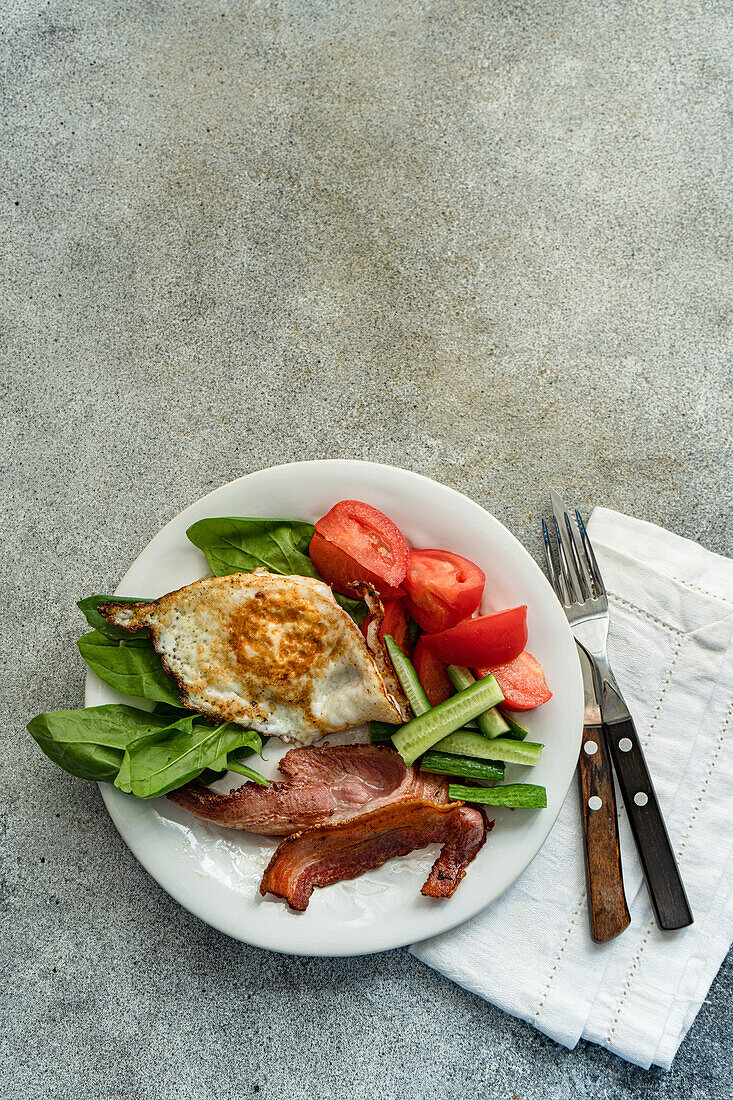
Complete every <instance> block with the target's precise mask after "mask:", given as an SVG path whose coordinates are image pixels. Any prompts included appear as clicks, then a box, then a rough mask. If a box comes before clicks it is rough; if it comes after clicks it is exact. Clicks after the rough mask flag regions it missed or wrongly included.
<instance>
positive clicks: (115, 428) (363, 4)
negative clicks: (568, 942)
mask: <svg viewBox="0 0 733 1100" xmlns="http://www.w3.org/2000/svg"><path fill="white" fill-rule="evenodd" d="M1 9H2V18H1V19H0V23H1V27H0V30H1V32H2V33H1V34H0V49H1V50H2V56H3V78H2V92H3V98H4V104H3V112H2V126H3V135H2V139H1V140H0V149H1V150H2V152H1V154H0V155H1V156H2V160H3V169H2V173H1V176H0V210H1V212H2V218H3V229H2V234H1V247H2V248H3V251H4V254H5V255H4V261H5V262H4V263H3V288H2V291H3V292H2V305H3V313H4V315H5V322H4V325H3V339H4V351H3V375H2V381H3V390H4V401H3V416H2V435H3V455H4V462H3V474H2V477H3V485H2V492H1V493H0V509H1V510H2V523H3V526H2V529H3V536H4V542H5V543H6V552H5V555H4V558H3V563H2V582H3V588H4V600H3V611H2V615H3V622H2V640H3V643H4V644H3V647H2V648H3V650H4V657H3V673H2V676H3V684H4V688H5V689H6V690H5V691H4V692H3V695H4V716H3V721H2V727H1V729H0V735H1V736H2V741H3V747H2V752H1V753H0V791H1V795H0V801H1V804H2V814H3V827H4V836H3V840H2V844H3V860H2V880H3V881H2V889H3V895H2V896H3V901H2V913H3V932H2V937H1V938H0V952H2V955H3V970H2V972H3V977H4V978H5V979H6V982H7V987H6V991H5V1001H4V1006H3V1021H2V1035H1V1036H0V1043H1V1044H2V1046H3V1048H4V1057H3V1066H4V1068H3V1071H2V1078H1V1080H2V1084H1V1085H0V1094H1V1095H2V1097H7V1098H8V1100H10V1098H21V1097H22V1098H26V1097H33V1098H36V1097H38V1098H46V1097H49V1098H50V1097H53V1098H60V1100H61V1098H63V1100H66V1098H68V1097H71V1096H83V1097H85V1098H87V1100H92V1098H97V1097H99V1098H107V1097H114V1098H117V1097H119V1098H128V1097H129V1098H135V1100H148V1098H150V1100H153V1098H155V1100H159V1098H168V1097H181V1098H186V1100H189V1098H204V1097H207V1098H208V1097H212V1096H227V1097H228V1096H250V1095H254V1094H259V1096H260V1097H262V1098H270V1097H288V1098H289V1097H293V1098H298V1097H309V1098H311V1097H318V1098H321V1097H323V1098H328V1097H345V1096H350V1097H355V1098H358V1097H373V1096H399V1097H401V1098H402V1097H404V1098H406V1100H409V1098H418V1097H438V1098H443V1097H445V1098H449V1097H450V1098H453V1097H458V1096H460V1097H464V1098H469V1097H477V1098H478V1097H481V1098H484V1097H487V1096H490V1097H494V1096H496V1097H502V1098H506V1100H535V1098H536V1100H546V1098H548V1097H575V1096H584V1097H589V1098H591V1097H592V1098H596V1097H636V1096H641V1095H642V1094H643V1095H644V1096H646V1097H652V1098H665V1100H673V1098H678V1097H679V1098H683V1097H684V1098H685V1100H692V1098H698V1097H699V1098H701V1100H702V1098H705V1100H715V1098H718V1097H720V1098H723V1097H724V1096H725V1097H728V1096H729V1095H730V1081H731V1073H732V1072H733V1063H731V1053H730V1037H731V1010H730V1003H731V997H733V966H731V960H730V958H729V960H728V963H727V965H726V966H725V967H724V968H723V970H722V971H721V973H720V975H719V977H718V979H717V980H716V982H715V983H714V985H713V987H712V989H711V991H710V995H709V999H708V1002H707V1003H706V1004H705V1006H704V1007H703V1010H702V1012H701V1013H700V1016H699V1018H698V1020H697V1021H696V1023H695V1025H694V1026H693V1028H692V1031H691V1033H690V1035H689V1037H688V1039H687V1041H686V1042H685V1044H684V1045H683V1047H682V1049H681V1051H680V1053H679V1055H678V1058H677V1061H676V1063H675V1066H674V1068H673V1070H672V1071H671V1072H670V1073H669V1074H666V1075H665V1074H663V1073H661V1072H659V1071H656V1072H651V1073H649V1074H645V1073H643V1072H642V1071H640V1070H637V1069H635V1068H633V1067H631V1066H629V1065H626V1064H624V1063H622V1062H621V1061H619V1060H618V1059H616V1058H615V1057H613V1056H612V1055H610V1054H608V1053H607V1052H605V1051H603V1050H599V1049H597V1048H594V1047H591V1046H588V1045H585V1044H582V1043H581V1045H580V1046H579V1047H578V1049H577V1050H576V1051H574V1052H572V1053H567V1052H566V1051H564V1050H563V1049H560V1048H559V1047H557V1046H555V1045H554V1044H553V1043H552V1042H551V1041H549V1040H547V1039H545V1038H544V1037H543V1036H541V1035H539V1034H537V1033H535V1032H534V1031H532V1030H531V1028H529V1027H527V1026H525V1025H524V1024H522V1023H519V1022H518V1021H516V1020H513V1019H510V1018H507V1017H506V1016H504V1015H502V1014H501V1013H500V1012H498V1011H497V1010H496V1009H494V1008H492V1007H491V1006H490V1005H487V1004H485V1003H483V1002H481V1001H479V1000H477V999H476V998H474V997H473V996H471V995H470V994H468V993H465V992H463V991H462V990H461V989H459V988H456V987H455V986H453V985H451V984H450V983H449V982H447V981H445V980H443V979H441V978H440V977H438V976H437V975H435V974H434V973H432V972H431V971H429V970H427V969H426V968H424V967H423V966H421V965H420V964H419V963H418V962H416V961H415V960H414V959H411V958H410V957H409V956H408V955H407V954H406V953H405V952H393V953H389V954H384V955H380V956H375V957H370V958H363V959H353V960H347V961H324V960H309V959H293V958H282V957H277V956H275V955H272V954H268V953H266V952H262V951H259V950H256V949H248V948H242V947H240V946H239V945H238V944H236V943H234V942H231V941H229V940H227V939H225V938H224V937H222V936H221V935H219V934H218V933H217V932H214V931H213V930H211V929H209V928H207V927H205V926H204V925H203V924H201V923H199V921H198V920H196V919H195V918H193V917H191V916H190V915H188V914H187V913H185V912H183V911H182V910H181V909H179V908H178V907H177V906H176V905H175V904H174V903H173V902H172V901H171V900H170V899H169V898H168V897H167V896H166V895H165V894H164V893H163V892H162V891H161V890H160V888H159V887H158V886H157V885H156V884H155V883H154V882H153V881H151V879H150V878H148V876H147V875H146V874H145V873H144V872H143V871H142V870H141V868H140V867H139V866H138V865H137V863H136V862H135V860H134V859H133V857H132V856H131V855H130V853H129V852H128V851H127V849H126V848H125V846H124V845H123V843H122V842H121V841H120V839H119V837H118V836H117V834H116V832H115V830H114V828H113V826H112V824H111V822H110V820H109V818H108V817H107V815H106V813H105V811H104V808H103V806H102V802H101V799H100V797H99V794H98V792H97V791H96V788H95V787H93V786H91V785H85V784H84V783H82V782H80V781H77V780H74V779H72V778H71V777H69V776H66V775H65V774H64V773H62V772H61V771H60V770H58V769H56V768H55V767H53V766H52V765H51V764H50V763H47V762H46V761H45V759H44V758H42V757H41V756H40V754H39V752H38V751H37V749H36V747H35V745H34V744H33V743H32V742H31V741H30V739H29V738H28V736H27V735H26V734H25V733H24V729H23V727H24V725H25V723H26V721H27V720H28V718H29V717H30V716H31V715H32V714H34V713H36V712H37V711H40V710H49V709H53V708H59V707H69V706H75V705H79V704H80V703H81V701H82V684H83V668H82V664H81V661H80V659H79V658H78V656H77V655H76V652H75V648H74V640H75V638H76V637H77V636H78V634H79V632H80V630H81V629H82V624H81V620H80V616H79V615H78V614H77V612H76V609H75V607H74V601H75V600H76V599H77V598H78V597H79V596H80V595H82V594H84V593H87V592H89V591H92V590H105V589H108V588H111V587H113V586H114V585H115V584H116V582H117V581H118V579H119V577H120V576H121V574H122V573H123V572H124V571H125V569H126V568H127V566H128V564H129V563H130V562H131V561H132V559H133V558H134V557H135V556H136V555H137V554H138V552H139V551H140V549H141V548H142V547H143V546H144V545H145V544H146V543H147V542H148V540H149V539H150V538H151V536H152V535H153V534H154V533H155V532H156V531H157V530H158V529H159V528H160V527H161V525H162V524H163V523H165V522H166V521H167V520H168V519H169V518H170V517H171V516H173V515H174V514H175V513H176V512H178V511H179V510H180V509H181V508H182V507H184V506H185V505H186V504H188V503H190V502H191V501H193V500H194V499H196V498H197V497H198V496H200V495H201V494H202V493H204V492H206V491H207V490H208V489H210V488H212V487H214V486H216V485H218V484H220V483H221V482H224V481H227V480H229V479H230V478H233V477H235V476H237V475H239V474H242V473H245V472H247V471H249V470H254V469H258V468H260V467H264V466H268V465H270V464H272V463H278V462H285V461H289V460H294V459H301V458H316V457H337V456H344V455H345V456H351V457H364V458H370V459H376V460H383V461H386V462H392V463H395V464H397V465H401V466H405V467H408V468H410V469H415V470H419V471H422V472H424V473H426V474H428V475H430V476H432V477H435V478H437V479H439V480H441V481H444V482H446V483H447V484H449V485H453V486H455V487H457V488H459V489H461V490H463V491H464V492H466V493H468V494H470V495H471V496H472V497H474V498H475V499H476V500H478V501H479V502H481V503H482V504H484V505H486V506H487V507H488V508H489V509H491V510H492V511H493V512H494V513H495V514H496V515H497V516H498V517H499V518H500V519H502V520H503V521H504V522H505V523H506V524H508V526H509V527H510V529H511V530H513V531H514V533H515V534H516V535H517V536H518V537H519V538H520V539H522V540H524V541H525V543H526V544H527V545H528V546H529V547H530V549H532V550H533V551H534V552H535V553H538V552H539V548H540V547H539V538H538V527H537V523H538V516H539V514H540V511H541V509H542V507H543V505H544V504H545V503H546V497H545V487H546V486H547V485H548V484H549V483H555V484H557V485H559V486H560V487H561V488H562V489H563V490H564V491H565V492H566V494H567V496H568V497H569V498H570V499H574V500H576V501H577V502H578V503H579V504H580V506H581V507H582V508H584V509H587V508H588V507H589V505H590V504H591V502H596V503H601V504H606V505H609V506H611V507H615V508H620V509H622V510H626V511H629V512H631V513H633V514H635V515H638V516H642V517H645V518H647V519H650V520H653V521H656V522H659V523H662V524H665V525H667V526H669V527H671V528H672V529H674V530H676V531H678V532H681V533H682V534H684V535H688V536H691V537H693V538H696V539H699V541H700V542H702V543H703V545H705V546H708V547H710V548H712V549H714V550H717V551H720V552H723V553H731V552H732V551H733V545H732V544H731V533H730V519H731V516H730V470H731V465H730V459H731V454H730V442H731V427H732V424H733V409H732V407H731V390H732V388H733V387H732V385H731V382H732V379H731V374H730V367H729V363H730V359H729V358H728V359H726V347H727V341H728V338H729V337H728V333H729V327H728V320H729V314H730V289H731V280H730V277H729V270H728V268H727V266H726V259H727V256H729V255H730V252H729V251H727V246H728V241H727V239H726V231H727V230H728V229H729V228H730V225H731V191H730V188H729V178H728V176H727V175H726V162H727V161H729V158H730V153H731V149H730V145H731V141H730V133H731V131H730V128H729V125H728V119H727V117H726V111H725V109H726V106H729V104H730V99H729V98H728V99H727V98H726V97H728V96H729V93H730V56H731V53H730V51H731V33H730V15H731V8H730V5H729V4H726V3H721V2H718V0H712V2H710V0H708V2H705V3H702V2H700V3H696V2H694V0H691V2H684V3H683V2H679V0H675V2H672V3H664V4H662V3H657V2H649V3H639V4H631V3H628V4H618V3H613V2H611V3H604V4H597V3H595V2H593V0H577V2H562V0H554V2H548V0H532V2H526V3H525V2H523V0H519V2H509V0H506V2H498V0H497V2H493V3H477V2H472V0H434V2H431V3H428V2H424V3H413V2H404V0H402V2H400V0H360V2H358V3H357V2H354V3H347V2H344V0H342V2H330V3H329V2H326V0H272V2H269V0H261V2H253V3H241V2H236V3H227V2H226V0H221V2H220V3H217V4H214V3H210V2H208V0H195V2H193V3H171V2H167V0H157V2H152V0H147V2H145V0H129V2H125V0H106V2H105V3H104V4H95V3H91V2H81V3H78V2H77V3H74V2H68V0H51V2H48V3H47V2H44V0H36V2H35V3H29V2H23V3H18V2H9V0H3V2H2V5H1Z"/></svg>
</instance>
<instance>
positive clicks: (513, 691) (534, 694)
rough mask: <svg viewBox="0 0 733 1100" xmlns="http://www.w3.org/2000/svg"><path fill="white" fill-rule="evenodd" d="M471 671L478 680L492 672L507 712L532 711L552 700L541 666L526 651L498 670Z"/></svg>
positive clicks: (480, 669) (476, 669) (479, 669)
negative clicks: (501, 693) (502, 695)
mask: <svg viewBox="0 0 733 1100" xmlns="http://www.w3.org/2000/svg"><path fill="white" fill-rule="evenodd" d="M473 671H474V673H475V674H476V676H478V678H479V679H481V678H482V677H484V676H488V674H489V673H490V672H493V674H494V676H495V677H496V680H497V683H498V684H499V687H500V688H501V690H502V691H503V693H504V702H503V703H502V706H505V707H507V709H508V710H534V708H535V707H541V706H542V704H543V703H546V702H547V700H548V699H551V698H552V692H551V691H550V689H549V688H548V686H547V681H546V680H545V674H544V672H543V671H542V665H541V664H540V662H539V661H538V660H536V659H535V658H534V657H533V656H532V654H531V653H528V652H527V650H526V649H525V650H524V651H523V652H522V653H520V654H519V656H518V657H515V658H514V660H513V661H509V662H508V663H507V664H505V665H499V666H498V668H475V669H474V670H473Z"/></svg>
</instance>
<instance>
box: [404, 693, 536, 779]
mask: <svg viewBox="0 0 733 1100" xmlns="http://www.w3.org/2000/svg"><path fill="white" fill-rule="evenodd" d="M483 683H485V681H484V680H479V684H483ZM468 690H469V691H472V690H473V688H469V689H468ZM461 694H462V693H461ZM453 698H454V699H457V698H458V696H457V695H454V696H453ZM449 701H450V700H449ZM441 706H445V703H442V704H441ZM436 709H437V708H436ZM404 728H405V729H406V728H407V727H404ZM397 736H399V735H397ZM395 743H396V741H395ZM434 747H435V748H436V749H437V751H438V752H452V753H456V754H457V755H458V756H477V757H478V758H479V759H480V760H503V761H505V763H507V764H527V765H530V764H536V763H537V761H538V760H539V758H540V754H541V753H542V749H543V746H542V745H540V744H537V743H536V742H535V741H510V740H509V738H508V737H497V738H496V740H494V741H489V740H488V739H487V738H486V737H484V736H482V734H480V733H471V731H470V730H459V731H458V732H457V733H451V734H450V735H449V736H448V737H444V738H443V740H442V741H439V742H438V743H437V744H435V745H434Z"/></svg>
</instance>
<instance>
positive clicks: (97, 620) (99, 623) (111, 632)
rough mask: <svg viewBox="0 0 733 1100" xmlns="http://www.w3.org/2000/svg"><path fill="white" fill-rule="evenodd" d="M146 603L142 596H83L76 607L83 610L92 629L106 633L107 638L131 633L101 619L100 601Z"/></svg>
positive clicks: (127, 635) (123, 636)
mask: <svg viewBox="0 0 733 1100" xmlns="http://www.w3.org/2000/svg"><path fill="white" fill-rule="evenodd" d="M109 602H114V603H147V600H145V599H143V597H142V596H85V597H84V599H83V600H79V601H78V603H77V605H76V606H77V607H78V608H80V610H81V611H83V612H84V618H85V619H86V621H87V622H88V623H89V625H90V626H91V628H92V629H93V630H98V631H99V632H100V634H106V635H107V637H108V638H131V637H132V635H131V633H130V631H129V630H123V629H122V627H121V626H115V625H114V623H108V622H107V620H106V619H103V618H102V616H101V615H100V614H99V611H98V608H99V605H100V603H109Z"/></svg>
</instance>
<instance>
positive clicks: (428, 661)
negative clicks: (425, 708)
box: [412, 635, 453, 707]
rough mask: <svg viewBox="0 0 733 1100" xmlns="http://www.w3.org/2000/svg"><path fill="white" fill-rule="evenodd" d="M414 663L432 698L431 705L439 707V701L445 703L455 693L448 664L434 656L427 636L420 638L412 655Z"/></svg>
mask: <svg viewBox="0 0 733 1100" xmlns="http://www.w3.org/2000/svg"><path fill="white" fill-rule="evenodd" d="M412 664H413V667H414V669H415V672H416V673H417V678H418V680H419V681H420V683H421V684H422V686H423V690H424V692H425V694H426V695H427V697H428V699H429V700H430V705H431V707H437V705H438V703H444V702H445V700H446V699H448V698H450V696H451V695H452V694H453V684H452V683H451V682H450V680H449V679H448V673H447V672H446V670H445V668H446V666H445V665H444V664H443V662H442V661H439V660H438V658H437V657H435V656H433V654H432V653H431V652H430V650H429V649H428V648H427V646H426V645H425V636H424V635H423V636H422V637H420V638H418V641H417V645H416V646H415V652H414V653H413V655H412Z"/></svg>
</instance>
